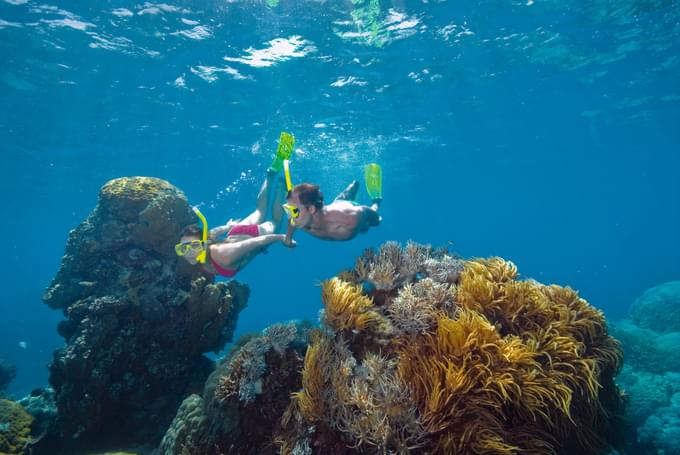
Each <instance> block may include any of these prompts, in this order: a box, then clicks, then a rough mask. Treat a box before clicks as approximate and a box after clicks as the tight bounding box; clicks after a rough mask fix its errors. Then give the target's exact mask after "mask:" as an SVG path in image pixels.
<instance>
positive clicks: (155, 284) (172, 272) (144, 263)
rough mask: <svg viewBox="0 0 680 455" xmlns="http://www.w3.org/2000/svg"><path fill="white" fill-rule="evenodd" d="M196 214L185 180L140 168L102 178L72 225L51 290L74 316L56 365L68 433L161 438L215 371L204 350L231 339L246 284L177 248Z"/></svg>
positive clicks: (53, 375)
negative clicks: (223, 277)
mask: <svg viewBox="0 0 680 455" xmlns="http://www.w3.org/2000/svg"><path fill="white" fill-rule="evenodd" d="M192 222H194V218H193V215H192V212H191V210H190V207H189V205H188V203H187V199H186V197H185V196H184V194H183V193H182V192H181V191H179V190H178V189H177V188H175V187H174V186H172V185H171V184H169V183H168V182H165V181H163V180H159V179H154V178H147V177H133V178H120V179H116V180H112V181H110V182H108V183H107V184H106V185H104V187H103V188H102V189H101V192H100V194H99V201H98V204H97V206H96V207H95V209H94V210H93V212H92V213H91V214H90V215H89V216H88V218H87V219H86V220H85V221H83V222H82V223H81V224H80V225H79V226H78V227H77V228H76V229H74V230H73V231H71V233H70V235H69V239H68V243H67V245H66V252H65V255H64V258H63V260H62V264H61V268H60V269H59V271H58V273H57V275H56V277H55V278H54V280H53V281H52V283H51V285H50V286H49V288H48V289H47V291H46V292H45V295H44V301H45V303H46V304H47V305H49V306H50V307H51V308H56V309H61V310H62V311H63V313H64V316H65V317H66V319H65V320H64V321H63V322H61V323H60V324H59V327H58V330H59V333H60V335H62V336H63V337H64V340H65V342H66V344H65V346H64V348H62V349H60V350H58V351H57V352H55V354H54V360H53V361H52V362H51V364H50V365H49V370H50V377H49V380H50V383H51V385H52V387H53V388H54V392H55V399H56V404H57V408H58V418H57V423H58V427H59V431H60V433H61V435H62V437H63V441H64V443H65V444H67V445H68V444H73V443H75V444H77V443H79V442H82V441H105V440H115V441H132V442H151V443H153V442H157V441H159V440H160V438H161V436H162V434H163V432H164V431H165V429H166V428H167V425H168V424H169V422H170V420H171V418H172V415H173V414H174V412H175V411H176V410H177V407H178V406H179V403H180V402H181V401H182V399H183V398H184V397H186V396H187V395H188V394H189V393H191V392H192V391H198V390H200V389H201V388H202V386H203V382H204V381H205V379H206V378H207V376H208V374H209V373H210V372H211V371H212V368H213V362H212V361H210V360H208V359H207V358H206V357H204V356H203V355H202V354H203V353H205V352H208V351H218V350H220V349H221V348H222V347H223V346H224V345H225V343H226V342H227V341H230V340H231V337H232V334H233V331H234V329H235V326H236V320H237V317H238V314H239V312H240V311H241V310H242V309H243V308H244V307H245V305H246V301H247V297H248V292H249V291H248V289H247V288H246V287H245V286H243V285H240V284H238V283H236V282H233V281H232V282H230V283H228V284H224V283H213V280H212V277H210V276H203V275H201V273H200V271H199V270H198V269H197V268H191V267H189V266H188V265H187V264H186V263H184V261H181V262H180V261H179V260H178V258H177V257H176V255H175V254H174V251H173V245H174V244H175V243H176V242H177V239H178V238H179V235H180V232H181V230H182V228H183V227H184V226H185V225H187V224H190V223H192Z"/></svg>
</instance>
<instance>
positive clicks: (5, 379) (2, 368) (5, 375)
mask: <svg viewBox="0 0 680 455" xmlns="http://www.w3.org/2000/svg"><path fill="white" fill-rule="evenodd" d="M16 375H17V367H15V366H14V365H10V364H9V363H7V362H5V361H4V360H2V359H0V392H2V391H3V390H5V389H6V388H7V386H8V385H9V383H10V382H12V379H14V377H15V376H16Z"/></svg>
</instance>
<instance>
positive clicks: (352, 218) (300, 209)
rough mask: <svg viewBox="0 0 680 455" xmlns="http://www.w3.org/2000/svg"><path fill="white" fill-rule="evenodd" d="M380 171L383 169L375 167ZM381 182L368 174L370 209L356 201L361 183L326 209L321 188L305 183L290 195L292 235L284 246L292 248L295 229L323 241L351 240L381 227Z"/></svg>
mask: <svg viewBox="0 0 680 455" xmlns="http://www.w3.org/2000/svg"><path fill="white" fill-rule="evenodd" d="M375 166H376V168H377V169H378V171H379V169H380V168H379V167H378V166H377V165H375ZM380 180H381V179H379V180H378V181H377V182H371V181H370V179H369V175H368V174H367V181H366V182H367V184H366V187H367V190H368V191H369V196H371V198H372V199H373V203H372V204H371V205H370V206H367V205H360V204H358V203H357V202H355V201H354V199H355V198H356V194H357V191H358V190H359V182H358V181H356V180H355V181H353V182H352V183H351V184H350V185H349V186H348V187H347V188H346V189H345V190H344V191H343V192H342V193H340V194H339V195H338V196H337V197H336V198H335V200H334V201H333V202H332V203H330V204H328V205H324V202H323V194H322V193H321V191H319V186H318V185H313V184H310V183H301V184H299V185H296V186H295V187H293V189H292V190H291V191H289V192H288V197H287V204H285V205H284V209H285V210H286V212H287V213H288V216H289V222H288V232H287V233H286V239H285V241H284V243H285V244H286V245H289V246H290V245H292V239H293V233H294V232H295V229H298V228H299V229H302V230H304V231H307V232H309V233H310V234H311V235H313V236H314V237H317V238H320V239H322V240H351V239H353V238H354V237H356V235H357V234H359V233H364V232H367V231H368V230H369V229H370V228H372V227H374V226H378V225H379V224H380V221H381V220H382V218H381V217H380V215H378V208H379V207H380V203H381V202H382V189H381V181H380Z"/></svg>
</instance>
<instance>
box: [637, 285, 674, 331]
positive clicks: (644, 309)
mask: <svg viewBox="0 0 680 455" xmlns="http://www.w3.org/2000/svg"><path fill="white" fill-rule="evenodd" d="M630 319H631V320H632V322H633V324H635V325H636V326H638V327H640V328H643V329H651V330H654V331H656V332H662V333H665V332H680V281H669V282H668V283H663V284H660V285H658V286H655V287H653V288H651V289H648V290H647V291H645V293H644V294H642V296H640V297H639V298H638V299H637V300H635V302H633V305H632V306H631V309H630Z"/></svg>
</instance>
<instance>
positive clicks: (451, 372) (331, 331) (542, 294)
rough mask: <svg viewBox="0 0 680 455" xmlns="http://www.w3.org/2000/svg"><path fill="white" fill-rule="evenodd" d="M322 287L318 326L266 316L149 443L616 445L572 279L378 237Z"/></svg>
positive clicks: (331, 450)
mask: <svg viewBox="0 0 680 455" xmlns="http://www.w3.org/2000/svg"><path fill="white" fill-rule="evenodd" d="M321 296H322V300H323V304H324V311H323V313H322V314H321V326H320V327H318V328H316V329H313V330H311V331H310V332H309V333H306V334H305V335H304V336H300V334H299V329H296V330H294V329H293V327H292V326H290V325H289V326H281V325H276V326H273V327H271V328H269V329H267V331H266V332H265V333H264V334H262V335H257V336H253V337H248V338H245V339H244V340H243V341H242V342H240V343H239V344H238V346H237V347H236V348H235V350H234V353H233V354H232V355H231V356H229V357H227V358H225V359H224V360H222V361H221V362H220V363H219V365H218V367H217V369H216V371H215V372H214V373H213V374H212V375H211V377H210V378H209V380H208V382H207V383H206V386H205V388H204V390H203V393H202V395H201V396H198V395H194V396H192V397H190V398H188V399H187V400H185V402H184V404H183V406H182V407H181V409H180V411H179V412H178V414H177V416H176V418H175V421H174V422H173V424H172V426H171V428H170V430H169V431H168V433H167V434H166V437H165V438H164V440H163V442H162V444H161V447H160V449H159V453H160V454H162V455H175V454H182V455H185V454H225V453H253V454H256V453H257V454H260V453H272V454H273V453H282V454H295V455H300V454H312V453H319V454H321V453H323V454H344V453H446V454H492V453H493V454H520V453H522V454H524V453H527V454H565V455H566V454H577V455H578V454H598V453H604V452H605V451H607V450H609V449H612V448H619V447H620V445H621V440H620V435H621V431H620V428H619V426H620V425H621V418H620V416H621V414H622V412H623V409H622V404H623V401H622V397H621V395H620V394H619V392H618V389H617V387H616V385H615V384H614V382H613V377H614V375H615V374H616V373H617V372H618V371H619V369H620V367H621V364H622V353H621V349H620V347H619V345H618V343H617V342H616V341H615V340H614V339H613V338H612V337H610V336H609V334H608V331H607V326H606V324H605V320H604V317H603V315H602V313H601V312H599V311H598V310H596V309H594V308H593V307H591V306H590V305H589V304H588V303H587V302H586V301H585V300H583V299H582V298H580V297H579V296H578V295H577V294H576V292H574V291H573V290H571V289H569V288H562V287H559V286H545V285H542V284H540V283H537V282H535V281H532V280H519V279H518V274H517V269H516V267H515V266H514V265H513V264H512V263H511V262H507V261H504V260H502V259H499V258H492V259H489V260H474V261H464V260H462V259H460V258H457V257H455V256H453V255H451V254H449V253H448V252H447V251H445V250H434V249H432V248H430V247H428V246H422V245H416V244H414V243H409V244H408V245H407V246H406V247H403V248H402V247H401V246H400V245H398V244H396V243H393V242H389V243H387V244H385V245H383V246H382V247H381V248H380V249H379V250H378V252H373V251H367V252H365V253H364V255H363V256H362V257H361V258H359V260H357V262H356V267H355V268H354V269H353V270H348V271H344V272H342V273H340V274H339V275H338V276H337V277H335V278H332V279H329V280H327V281H326V282H324V283H322V285H321ZM296 331H297V332H298V334H297V335H295V332H296ZM293 339H294V340H295V341H291V340H293ZM275 340H279V341H275ZM306 343H307V344H306ZM303 356H304V360H303ZM300 370H301V374H300Z"/></svg>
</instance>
